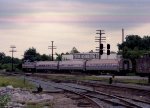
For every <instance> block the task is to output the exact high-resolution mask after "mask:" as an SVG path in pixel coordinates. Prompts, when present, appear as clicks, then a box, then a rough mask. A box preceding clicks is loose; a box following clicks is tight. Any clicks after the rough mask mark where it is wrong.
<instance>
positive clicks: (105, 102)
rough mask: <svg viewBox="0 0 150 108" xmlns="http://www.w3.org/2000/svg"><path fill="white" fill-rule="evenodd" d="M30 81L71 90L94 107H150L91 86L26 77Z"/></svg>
mask: <svg viewBox="0 0 150 108" xmlns="http://www.w3.org/2000/svg"><path fill="white" fill-rule="evenodd" d="M28 80H30V81H32V82H36V83H38V84H40V85H47V86H53V87H55V88H58V89H63V90H64V91H67V92H71V93H74V94H77V95H80V96H81V97H84V98H85V99H87V100H88V101H89V102H90V103H91V104H92V105H93V106H94V108H118V107H119V108H150V104H149V103H145V102H140V101H135V100H132V99H127V98H124V97H119V96H115V95H109V94H106V93H102V92H99V91H95V90H93V88H90V87H86V86H81V85H77V84H71V83H55V82H50V81H42V80H41V79H39V78H38V79H35V77H34V78H33V77H32V78H30V79H29V78H28Z"/></svg>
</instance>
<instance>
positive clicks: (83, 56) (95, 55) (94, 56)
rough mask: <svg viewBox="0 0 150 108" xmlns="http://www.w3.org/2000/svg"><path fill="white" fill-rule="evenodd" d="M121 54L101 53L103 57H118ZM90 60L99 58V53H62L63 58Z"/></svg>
mask: <svg viewBox="0 0 150 108" xmlns="http://www.w3.org/2000/svg"><path fill="white" fill-rule="evenodd" d="M118 58H120V56H118V55H117V53H111V54H110V55H107V54H106V53H104V54H103V55H101V59H118ZM73 59H76V60H78V59H79V60H80V59H84V60H90V59H99V53H74V54H69V55H62V60H73Z"/></svg>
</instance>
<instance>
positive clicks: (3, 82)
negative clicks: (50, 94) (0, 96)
mask: <svg viewBox="0 0 150 108" xmlns="http://www.w3.org/2000/svg"><path fill="white" fill-rule="evenodd" d="M8 85H12V86H13V87H19V88H27V89H33V88H34V87H35V86H34V85H32V84H30V83H29V82H28V81H26V82H25V83H24V79H21V78H17V77H12V76H0V87H5V86H8Z"/></svg>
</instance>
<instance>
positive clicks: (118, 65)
mask: <svg viewBox="0 0 150 108" xmlns="http://www.w3.org/2000/svg"><path fill="white" fill-rule="evenodd" d="M22 68H23V70H24V71H27V72H52V71H53V72H90V73H93V74H94V73H97V72H98V73H102V72H116V73H122V74H123V73H126V72H129V71H131V70H132V63H131V61H130V60H128V59H100V60H99V59H92V60H68V61H37V62H24V63H23V64H22Z"/></svg>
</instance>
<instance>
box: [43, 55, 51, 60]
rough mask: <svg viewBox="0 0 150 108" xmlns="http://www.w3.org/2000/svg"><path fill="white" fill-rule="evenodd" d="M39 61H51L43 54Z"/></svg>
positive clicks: (49, 57)
mask: <svg viewBox="0 0 150 108" xmlns="http://www.w3.org/2000/svg"><path fill="white" fill-rule="evenodd" d="M41 60H42V61H51V56H48V55H46V54H43V55H41Z"/></svg>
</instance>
